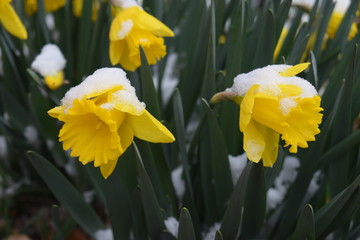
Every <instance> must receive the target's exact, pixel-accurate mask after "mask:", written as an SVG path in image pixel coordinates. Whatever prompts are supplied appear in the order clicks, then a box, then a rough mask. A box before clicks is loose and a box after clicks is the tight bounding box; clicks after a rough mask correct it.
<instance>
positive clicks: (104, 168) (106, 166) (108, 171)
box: [100, 159, 118, 179]
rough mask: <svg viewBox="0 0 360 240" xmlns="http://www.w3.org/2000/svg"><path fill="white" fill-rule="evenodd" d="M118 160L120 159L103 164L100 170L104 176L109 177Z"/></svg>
mask: <svg viewBox="0 0 360 240" xmlns="http://www.w3.org/2000/svg"><path fill="white" fill-rule="evenodd" d="M117 162H118V159H116V160H114V161H110V162H108V163H107V164H103V165H101V166H100V172H101V175H102V176H103V178H105V179H107V178H108V177H109V176H110V175H111V173H112V172H113V171H114V169H115V167H116V164H117Z"/></svg>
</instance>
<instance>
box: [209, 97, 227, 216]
mask: <svg viewBox="0 0 360 240" xmlns="http://www.w3.org/2000/svg"><path fill="white" fill-rule="evenodd" d="M203 105H204V107H205V109H206V113H207V119H208V124H209V130H210V152H211V155H210V163H211V166H212V178H213V184H214V189H215V197H216V204H217V211H218V214H219V216H223V214H224V212H225V207H226V205H227V202H228V200H229V198H230V195H231V193H232V191H233V184H232V180H231V179H232V177H231V171H230V163H229V157H228V155H229V154H228V152H227V148H226V145H225V137H224V135H223V134H222V132H221V129H220V126H219V124H218V122H217V119H216V117H215V115H214V113H213V112H212V110H211V109H210V107H209V105H208V104H207V102H206V101H205V100H204V99H203Z"/></svg>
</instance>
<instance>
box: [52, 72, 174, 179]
mask: <svg viewBox="0 0 360 240" xmlns="http://www.w3.org/2000/svg"><path fill="white" fill-rule="evenodd" d="M61 103H62V104H61V106H58V107H55V108H53V109H51V110H50V111H49V112H48V114H49V115H50V116H51V117H54V118H57V119H59V120H60V121H62V122H64V125H63V127H62V128H61V130H60V133H59V137H60V140H59V141H61V142H63V148H64V150H69V149H71V152H70V156H73V157H79V161H80V162H81V163H83V164H87V163H89V162H94V166H95V167H100V171H101V173H102V175H103V177H104V178H107V177H108V176H109V175H110V174H111V173H112V172H113V170H114V168H115V166H116V163H117V161H118V158H119V157H120V156H121V155H122V154H123V153H124V152H125V151H126V149H127V148H128V147H129V145H130V144H131V142H132V141H133V138H134V136H135V137H137V138H140V139H143V140H146V141H149V142H154V143H158V142H161V143H170V142H173V141H174V140H175V138H174V136H173V135H172V134H171V132H169V130H168V129H167V128H166V127H164V126H163V125H162V124H161V123H160V122H159V121H158V120H156V119H155V118H154V117H153V116H152V115H151V114H150V113H149V112H148V111H147V110H146V109H145V104H144V103H142V102H140V101H139V100H138V98H137V97H136V94H135V89H134V88H133V87H132V86H131V85H130V82H129V80H128V79H127V78H126V74H125V72H124V71H122V70H121V69H119V68H102V69H99V70H97V71H95V72H94V74H93V75H90V76H88V77H87V78H86V79H85V80H84V81H83V82H82V83H81V84H80V85H78V86H76V87H73V88H71V89H70V90H69V91H68V92H67V93H66V94H65V97H64V98H63V99H62V100H61Z"/></svg>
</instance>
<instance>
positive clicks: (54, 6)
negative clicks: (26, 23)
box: [25, 0, 66, 15]
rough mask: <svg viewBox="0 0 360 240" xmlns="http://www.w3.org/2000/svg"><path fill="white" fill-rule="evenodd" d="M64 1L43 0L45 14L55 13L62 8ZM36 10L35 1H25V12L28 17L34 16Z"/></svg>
mask: <svg viewBox="0 0 360 240" xmlns="http://www.w3.org/2000/svg"><path fill="white" fill-rule="evenodd" d="M65 4H66V0H44V7H45V10H46V11H47V12H55V11H57V10H58V9H60V8H62V7H64V6H65ZM37 9H38V5H37V0H26V1H25V12H26V14H28V15H32V14H34V13H35V12H36V11H37Z"/></svg>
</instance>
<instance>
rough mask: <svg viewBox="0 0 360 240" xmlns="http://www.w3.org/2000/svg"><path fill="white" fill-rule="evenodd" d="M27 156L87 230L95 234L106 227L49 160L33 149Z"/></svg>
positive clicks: (71, 213) (57, 196) (61, 201)
mask: <svg viewBox="0 0 360 240" xmlns="http://www.w3.org/2000/svg"><path fill="white" fill-rule="evenodd" d="M27 156H28V157H29V159H30V161H31V163H32V165H33V166H34V168H35V169H36V171H37V172H38V173H39V175H40V176H41V178H42V179H43V180H44V182H45V183H46V185H47V186H48V187H49V189H50V190H51V192H52V193H53V194H54V195H55V197H56V198H57V199H58V200H59V202H60V203H61V204H62V205H64V207H65V208H66V209H67V211H68V212H69V214H70V215H71V216H72V217H73V218H74V219H75V221H76V222H77V223H78V224H79V225H80V226H81V227H83V228H84V230H85V231H86V232H88V233H89V234H91V235H93V234H94V233H95V232H96V231H97V230H99V229H102V228H104V224H103V223H102V221H101V220H100V218H99V216H98V215H96V213H95V212H94V210H93V209H92V208H91V207H90V206H89V204H87V203H86V202H85V200H84V198H83V196H82V195H81V194H80V193H79V192H78V190H76V188H75V187H74V186H73V185H72V184H71V183H70V182H69V181H68V180H67V179H66V178H65V177H64V176H63V175H62V174H61V173H60V172H59V171H58V170H57V169H56V168H55V167H54V166H53V165H52V164H51V163H50V162H49V161H47V160H46V159H45V158H43V157H42V156H40V155H39V154H37V153H35V152H32V151H29V152H28V153H27Z"/></svg>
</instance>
